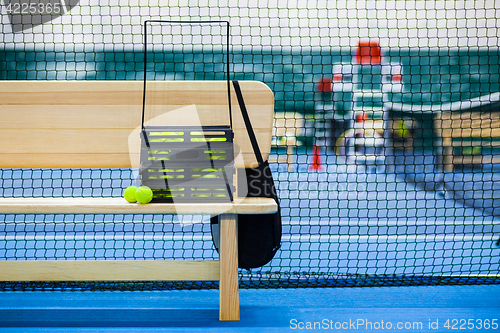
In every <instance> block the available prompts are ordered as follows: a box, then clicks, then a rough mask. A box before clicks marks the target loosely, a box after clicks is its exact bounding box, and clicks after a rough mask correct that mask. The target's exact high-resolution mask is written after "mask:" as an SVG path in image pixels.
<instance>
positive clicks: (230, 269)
mask: <svg viewBox="0 0 500 333" xmlns="http://www.w3.org/2000/svg"><path fill="white" fill-rule="evenodd" d="M240 86H241V89H242V93H243V97H244V98H245V103H246V106H247V109H248V113H249V116H250V120H251V122H252V125H253V127H254V131H255V133H256V137H257V141H258V143H259V146H260V149H261V152H262V155H263V158H264V159H266V158H267V157H268V155H269V152H270V148H271V128H272V121H273V113H274V97H273V94H272V92H271V91H270V90H269V88H268V87H267V86H265V85H264V84H262V83H260V82H254V81H244V82H240ZM147 88H148V90H147V91H148V94H147V95H146V105H147V108H146V117H147V119H146V123H147V124H149V123H148V122H150V121H163V122H167V123H166V124H164V125H182V126H192V125H197V124H198V125H201V126H211V125H228V124H229V111H228V110H229V107H228V93H227V82H226V81H180V82H179V81H176V82H168V81H158V82H157V81H151V82H148V83H147ZM142 92H143V82H141V81H2V82H0V112H1V116H2V122H0V139H1V140H2V142H3V143H4V144H3V145H0V168H133V169H134V168H138V167H139V157H140V156H139V150H138V148H140V136H139V135H138V133H139V131H140V126H141V115H142ZM231 104H232V110H233V111H232V118H233V130H234V135H235V137H234V144H235V146H236V147H238V150H239V152H240V154H239V156H240V158H239V159H236V160H235V166H236V167H238V168H242V167H255V166H256V165H257V161H256V159H255V156H254V152H253V149H252V147H251V144H250V139H249V138H248V134H247V131H246V128H245V125H244V122H243V119H242V117H241V113H240V110H239V106H238V104H237V99H236V96H235V94H234V92H233V93H232V95H231ZM193 115H195V117H193ZM234 185H235V186H238V184H234ZM276 210H277V205H276V203H275V201H274V199H269V198H238V197H237V196H236V197H235V198H234V201H233V202H222V203H196V204H192V203H172V204H168V203H151V204H147V205H139V204H131V203H128V202H126V201H125V199H123V198H108V197H106V198H69V197H64V198H56V197H50V198H16V197H14V198H0V214H207V215H218V216H219V221H220V247H219V260H208V261H184V260H104V261H102V260H31V261H25V260H3V261H0V281H138V280H146V281H152V280H163V281H168V280H193V281H195V280H218V281H219V319H220V320H239V298H238V252H237V214H271V213H274V212H276ZM41 306H43V304H41Z"/></svg>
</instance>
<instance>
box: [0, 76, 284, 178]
mask: <svg viewBox="0 0 500 333" xmlns="http://www.w3.org/2000/svg"><path fill="white" fill-rule="evenodd" d="M240 84H241V89H242V92H243V95H244V98H245V103H246V106H247V109H248V112H249V115H250V118H251V121H252V125H253V127H254V130H255V132H256V136H257V140H258V142H259V146H260V149H261V151H262V154H263V157H264V159H266V158H267V156H268V155H269V151H270V149H271V127H272V119H273V113H274V97H273V94H272V92H271V91H270V89H269V88H268V87H267V86H266V85H264V84H262V83H260V82H255V81H242V82H241V83H240ZM149 88H150V90H148V91H150V93H148V94H147V108H146V121H148V120H151V119H157V118H158V117H159V116H160V115H167V117H166V118H162V119H167V120H168V121H165V122H164V123H160V124H157V125H189V126H192V125H193V124H194V125H196V124H199V125H203V126H209V125H228V124H229V107H228V95H227V83H226V82H225V81H174V82H169V81H152V82H148V89H149ZM142 89H143V83H142V82H141V81H0V115H1V117H2V122H0V139H1V140H2V141H3V142H4V144H3V145H1V146H0V156H1V157H2V158H1V159H0V167H27V168H51V167H52V168H58V167H74V168H92V167H95V168H99V167H103V166H108V165H109V166H113V167H123V168H128V167H136V166H135V165H133V164H134V161H135V160H134V159H132V160H131V159H128V160H127V159H123V158H121V159H119V161H120V163H123V164H118V162H117V160H115V155H116V154H128V153H129V147H128V138H129V136H130V135H131V134H132V132H133V131H134V129H137V128H138V127H139V126H140V124H141V118H142V116H141V114H142ZM189 107H191V109H193V108H192V107H194V109H193V110H194V112H195V117H193V113H192V112H191V113H190V112H184V111H183V110H184V109H183V108H189ZM179 110H180V111H179ZM175 111H179V112H175ZM232 113H233V128H234V131H235V139H234V142H235V145H238V146H239V147H240V149H241V151H242V157H243V159H242V160H241V161H242V162H241V163H243V164H237V167H253V166H256V160H255V157H254V154H253V149H252V147H251V144H250V140H249V139H248V135H247V132H246V129H245V125H244V122H243V119H242V117H241V113H240V110H239V107H238V104H237V99H236V96H235V94H234V92H233V93H232ZM168 115H171V117H170V118H169V117H168ZM194 118H198V119H194ZM195 120H196V121H195ZM136 140H137V141H139V140H140V139H139V137H138V136H137V139H136ZM89 152H90V153H91V154H96V155H99V154H110V155H109V161H107V162H105V161H103V156H96V158H95V159H94V158H92V156H89V155H88V154H89ZM20 153H26V154H28V155H31V154H38V155H37V156H36V159H35V158H33V159H32V160H31V161H29V160H27V159H26V158H22V157H20V156H18V154H20ZM67 154H70V155H71V156H68V155H67ZM78 154H84V155H85V157H84V158H74V156H75V155H78ZM16 161H19V162H21V164H20V165H17V166H16V165H13V163H14V162H16ZM23 161H26V162H27V163H24V162H23ZM69 161H74V164H73V165H69V164H70V162H69ZM238 163H240V162H239V161H238Z"/></svg>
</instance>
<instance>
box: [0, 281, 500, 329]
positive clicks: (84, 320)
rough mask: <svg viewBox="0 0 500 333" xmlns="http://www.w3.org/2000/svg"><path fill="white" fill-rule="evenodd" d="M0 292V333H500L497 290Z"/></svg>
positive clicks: (498, 287) (486, 287)
mask: <svg viewBox="0 0 500 333" xmlns="http://www.w3.org/2000/svg"><path fill="white" fill-rule="evenodd" d="M240 306H241V320H240V321H239V322H219V321H218V291H217V290H191V291H186V290H184V291H161V292H23V293H11V292H3V293H0V332H2V333H11V332H16V333H17V332H297V331H302V332H311V331H330V332H343V331H346V332H348V331H354V332H378V331H392V332H453V331H467V332H500V327H499V326H500V323H499V321H500V285H481V286H421V287H377V288H327V289H321V288H316V289H315V288H310V289H267V290H265V289H246V290H240Z"/></svg>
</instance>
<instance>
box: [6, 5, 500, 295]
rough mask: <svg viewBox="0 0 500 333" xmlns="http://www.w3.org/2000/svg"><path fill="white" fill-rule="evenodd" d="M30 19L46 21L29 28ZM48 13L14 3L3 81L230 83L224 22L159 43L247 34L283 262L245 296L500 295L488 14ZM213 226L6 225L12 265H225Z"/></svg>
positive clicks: (96, 186)
mask: <svg viewBox="0 0 500 333" xmlns="http://www.w3.org/2000/svg"><path fill="white" fill-rule="evenodd" d="M31 3H33V4H36V6H32V7H33V8H35V9H34V10H35V12H32V13H30V12H29V10H28V12H23V8H24V7H23V6H25V5H26V4H27V5H28V7H27V8H30V7H29V5H30V4H31ZM41 3H42V1H40V2H37V1H31V2H29V1H18V2H16V1H10V2H4V4H3V5H2V7H1V9H2V16H1V17H2V22H1V27H2V32H1V41H0V44H1V46H0V79H2V80H143V79H144V76H145V72H144V70H145V69H146V78H147V79H148V80H225V79H227V76H226V73H227V67H226V66H227V64H228V62H227V61H226V59H225V53H224V52H225V50H226V48H225V46H227V45H226V37H227V36H226V35H224V34H225V33H226V32H225V30H224V29H225V25H224V24H223V23H217V24H207V25H201V26H199V25H198V26H196V25H182V24H177V25H176V24H172V23H170V24H163V23H158V22H157V23H154V24H152V25H151V29H150V30H149V32H150V37H149V38H150V39H149V40H148V43H150V45H151V49H150V50H149V49H148V50H147V52H146V58H145V57H144V50H143V42H144V34H143V32H144V31H143V27H144V21H146V20H159V19H162V20H175V21H179V20H180V21H192V20H195V21H198V20H203V21H229V22H230V23H231V30H230V45H229V51H230V56H229V72H230V76H229V77H230V79H237V80H257V81H262V82H264V83H265V84H266V85H268V86H269V87H270V88H271V90H272V91H273V93H274V96H275V100H276V103H275V117H274V118H275V119H274V127H273V141H272V152H271V155H270V157H269V161H270V163H271V168H272V171H273V177H274V180H275V183H276V187H277V189H278V194H279V198H280V203H281V213H282V218H283V238H282V246H281V249H280V250H279V251H278V253H277V254H276V256H275V258H274V259H273V260H272V261H271V262H270V263H269V264H267V265H265V266H264V267H261V268H258V269H252V270H240V286H241V287H244V288H245V287H258V288H266V287H272V288H281V287H325V286H340V287H343V286H402V285H436V284H486V283H499V282H500V273H499V269H500V260H499V259H500V224H499V207H500V186H499V183H498V180H499V176H498V171H499V167H498V164H496V163H497V162H498V157H500V156H499V155H498V153H499V151H498V146H499V144H498V141H499V140H498V138H500V132H499V128H500V126H499V125H500V120H499V115H500V93H499V91H500V83H499V82H500V53H499V49H498V46H499V39H498V37H497V36H498V21H497V20H496V17H498V15H497V12H498V9H497V8H495V6H493V5H492V4H490V2H488V1H404V2H401V1H395V0H394V1H389V0H387V1H376V2H374V1H335V2H326V1H307V2H306V1H288V2H282V3H280V4H278V2H274V1H264V2H258V3H257V2H255V4H243V3H241V2H240V4H239V5H236V4H234V6H220V5H219V4H218V2H217V1H211V0H210V1H204V2H202V1H194V2H193V1H190V2H189V6H188V5H181V4H178V3H177V2H175V3H171V2H168V4H158V3H155V2H154V1H153V2H149V5H143V4H142V3H141V4H140V3H139V2H135V1H119V2H118V1H111V2H107V3H106V4H104V3H99V2H95V3H94V2H79V3H78V2H75V3H73V2H71V1H70V2H69V3H68V1H66V2H64V3H63V2H59V1H43V4H44V5H41ZM333 4H334V5H333ZM49 8H51V9H50V10H51V12H50V13H49V12H48V11H49ZM145 60H146V61H145ZM145 65H146V66H145ZM28 93H29V92H27V94H28ZM8 143H11V142H8ZM12 143H13V142H12ZM133 180H134V175H133V173H132V170H129V169H1V170H0V184H1V186H0V196H1V197H59V196H64V197H120V196H122V193H123V190H124V189H125V188H126V187H127V186H129V185H131V184H132V182H133ZM209 223H210V221H209V217H208V216H171V215H79V214H67V215H37V214H27V215H12V214H7V215H0V260H67V259H82V260H93V259H107V260H122V259H130V260H134V259H153V260H162V259H179V260H182V259H212V258H214V259H217V258H218V255H217V252H216V251H215V248H214V246H213V242H212V236H211V234H210V224H209ZM213 287H217V283H215V282H190V281H187V282H169V281H164V282H127V283H123V282H0V289H1V290H60V289H62V290H152V289H179V288H213Z"/></svg>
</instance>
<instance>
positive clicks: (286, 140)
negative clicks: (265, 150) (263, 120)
mask: <svg viewBox="0 0 500 333" xmlns="http://www.w3.org/2000/svg"><path fill="white" fill-rule="evenodd" d="M272 130H273V132H272V136H273V137H272V141H271V145H272V146H273V147H276V148H280V147H285V148H286V157H285V158H284V159H282V158H279V155H276V156H271V157H269V162H271V163H273V162H274V163H280V162H286V163H287V166H288V170H291V169H292V166H293V160H292V159H293V149H294V147H297V146H300V145H301V142H300V141H299V140H297V137H298V136H301V135H303V131H304V117H303V116H302V115H301V114H300V113H298V112H276V113H275V114H274V123H273V128H272Z"/></svg>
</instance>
